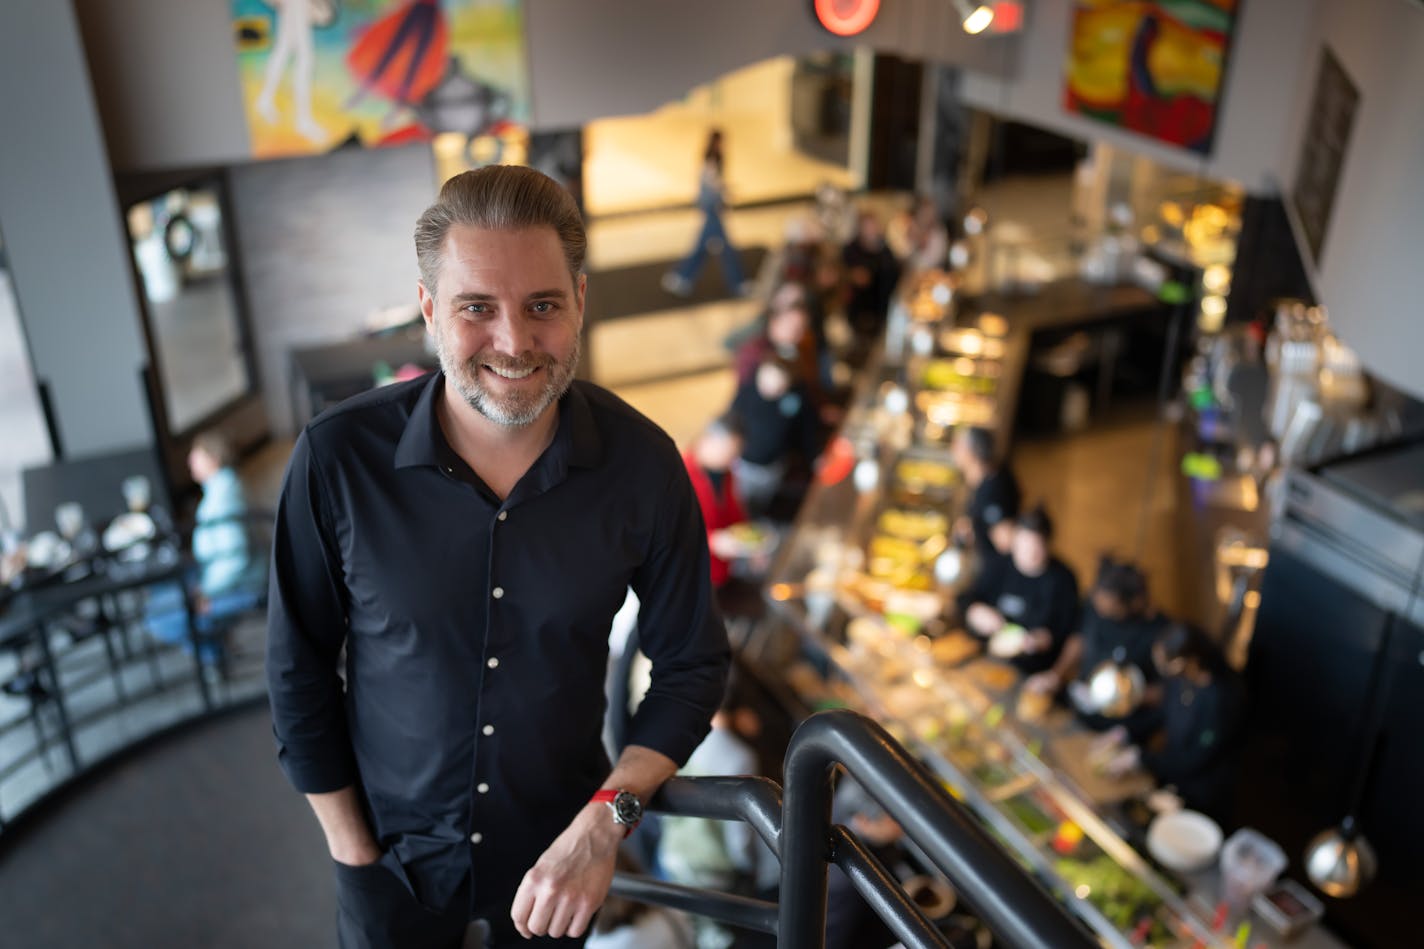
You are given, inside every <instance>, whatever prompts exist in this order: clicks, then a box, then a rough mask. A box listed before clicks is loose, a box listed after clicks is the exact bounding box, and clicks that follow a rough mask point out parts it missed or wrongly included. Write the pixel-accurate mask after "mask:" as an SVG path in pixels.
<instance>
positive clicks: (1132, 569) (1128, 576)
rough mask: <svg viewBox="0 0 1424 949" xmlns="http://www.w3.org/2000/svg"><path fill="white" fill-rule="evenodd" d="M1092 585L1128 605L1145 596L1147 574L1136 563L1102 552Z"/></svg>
mask: <svg viewBox="0 0 1424 949" xmlns="http://www.w3.org/2000/svg"><path fill="white" fill-rule="evenodd" d="M1094 587H1095V588H1096V589H1098V590H1102V591H1103V592H1104V593H1110V594H1112V595H1113V596H1115V597H1117V598H1118V599H1119V600H1121V601H1122V602H1123V603H1124V604H1125V605H1130V604H1132V603H1133V602H1135V601H1136V600H1138V599H1140V598H1142V597H1145V596H1147V576H1146V574H1144V573H1143V572H1142V570H1141V568H1139V567H1138V566H1137V565H1136V564H1134V563H1129V562H1128V561H1126V560H1118V559H1117V558H1116V557H1113V556H1112V555H1111V554H1103V556H1102V559H1101V560H1099V561H1098V580H1097V583H1095V584H1094Z"/></svg>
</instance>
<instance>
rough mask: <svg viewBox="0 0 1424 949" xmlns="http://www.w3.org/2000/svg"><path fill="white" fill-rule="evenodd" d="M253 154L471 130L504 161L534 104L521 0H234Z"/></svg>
mask: <svg viewBox="0 0 1424 949" xmlns="http://www.w3.org/2000/svg"><path fill="white" fill-rule="evenodd" d="M232 16H233V27H234V34H235V38H236V43H237V60H238V70H239V74H240V79H241V85H242V98H243V104H244V108H245V112H246V115H247V125H248V130H249V134H250V138H251V141H252V154H253V156H254V157H257V158H275V157H279V156H287V155H306V154H313V153H318V152H325V151H328V150H330V149H332V148H336V147H339V146H343V145H349V144H358V145H363V146H367V147H376V146H382V145H395V144H404V143H407V142H415V141H424V140H428V139H430V138H432V137H434V136H435V135H437V134H452V135H458V136H463V137H464V138H465V140H466V141H465V146H464V147H465V149H466V151H467V152H468V153H469V154H470V155H471V156H478V157H479V158H480V159H481V160H483V161H498V160H500V158H501V157H502V155H503V152H504V150H505V145H506V143H508V142H509V141H512V140H516V139H517V140H519V141H522V140H523V137H524V131H523V123H525V122H527V121H528V115H529V80H528V70H527V68H526V64H525V55H524V14H523V9H522V5H521V2H520V0H232Z"/></svg>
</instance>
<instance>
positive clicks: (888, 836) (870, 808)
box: [825, 774, 905, 949]
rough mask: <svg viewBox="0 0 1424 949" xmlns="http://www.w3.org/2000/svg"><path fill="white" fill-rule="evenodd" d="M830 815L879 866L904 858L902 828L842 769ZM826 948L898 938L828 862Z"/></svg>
mask: <svg viewBox="0 0 1424 949" xmlns="http://www.w3.org/2000/svg"><path fill="white" fill-rule="evenodd" d="M831 819H832V821H833V822H834V823H836V824H842V825H844V826H846V827H849V828H850V829H851V830H852V831H853V832H854V833H855V836H856V837H857V838H859V840H860V842H861V843H862V844H864V845H865V846H866V848H867V849H869V850H870V852H871V853H872V854H874V856H875V858H876V859H877V860H879V861H880V863H881V864H882V865H884V866H885V867H887V868H891V872H892V873H893V872H894V868H895V867H896V866H897V865H899V864H902V863H904V860H905V852H904V849H903V848H902V847H901V846H900V842H901V841H902V840H903V839H904V836H905V832H904V830H903V828H901V827H900V824H899V822H898V821H896V820H895V819H894V818H893V817H891V816H890V815H889V814H887V813H886V812H885V810H884V809H883V808H881V806H880V805H879V804H878V803H877V802H876V801H875V799H874V798H872V797H871V796H870V795H869V794H868V793H867V792H866V790H865V788H864V787H863V786H861V785H860V784H859V783H858V782H857V781H856V780H855V779H853V778H851V777H850V776H849V775H847V774H841V775H840V778H839V780H838V781H837V782H836V790H835V796H834V798H833V800H832V804H831ZM826 896H827V898H826V945H825V949H887V947H890V946H893V945H895V944H896V943H897V939H896V938H895V935H894V934H893V933H892V932H891V931H890V927H889V926H887V925H886V924H885V922H884V921H883V920H882V919H881V918H880V917H879V916H878V915H877V914H876V912H875V910H873V909H871V908H870V904H868V903H867V902H866V901H865V898H864V897H862V896H861V895H860V892H859V891H858V890H857V889H856V888H855V886H854V885H853V884H852V883H851V882H850V878H849V877H847V876H846V875H845V873H844V872H842V871H841V869H840V867H837V866H832V867H831V868H830V872H829V874H828V876H827V878H826Z"/></svg>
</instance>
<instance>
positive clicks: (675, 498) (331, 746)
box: [267, 165, 729, 949]
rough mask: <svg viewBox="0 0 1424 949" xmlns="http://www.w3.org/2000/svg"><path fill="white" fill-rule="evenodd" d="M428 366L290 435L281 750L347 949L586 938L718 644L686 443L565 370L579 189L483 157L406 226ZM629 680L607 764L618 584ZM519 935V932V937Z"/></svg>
mask: <svg viewBox="0 0 1424 949" xmlns="http://www.w3.org/2000/svg"><path fill="white" fill-rule="evenodd" d="M415 246H416V259H417V263H418V266H419V270H420V282H419V284H418V293H419V300H420V308H421V313H422V315H423V316H424V319H425V323H426V329H427V330H428V331H429V333H430V334H431V336H432V337H433V339H434V341H435V346H436V351H437V353H438V355H439V359H440V370H439V371H438V372H435V373H433V374H431V375H429V376H427V377H424V378H421V379H416V380H413V381H411V382H406V383H396V384H394V385H390V386H386V387H384V388H381V389H377V390H374V391H372V392H368V393H365V394H363V395H360V396H357V397H355V398H353V399H350V400H348V401H346V402H344V403H342V404H341V405H339V406H337V407H336V408H334V409H332V410H329V411H327V412H324V413H323V414H322V415H320V416H319V417H318V418H317V419H315V420H314V421H313V422H311V423H310V424H309V425H308V426H307V427H306V429H305V430H304V431H303V432H302V433H301V434H300V435H299V436H298V438H297V442H296V445H295V447H294V448H293V451H292V459H291V462H290V464H289V466H288V470H287V476H286V481H285V483H284V484H283V488H282V496H281V502H280V505H279V508H278V512H277V525H276V536H275V539H274V545H273V557H272V587H271V597H270V601H271V609H270V615H269V632H268V649H267V679H268V689H269V692H270V695H271V700H272V715H273V731H274V732H275V734H276V737H277V743H278V759H279V761H280V763H281V765H282V767H283V769H284V770H285V772H286V774H287V777H288V778H289V779H290V781H291V782H292V784H293V785H295V787H296V788H297V790H299V791H300V792H302V793H304V794H305V795H306V796H307V799H308V801H309V802H310V804H311V806H312V808H313V810H314V811H315V812H316V816H317V819H318V821H319V823H320V824H321V828H322V831H323V833H324V835H325V838H326V846H327V850H328V852H329V853H330V855H331V857H332V859H333V861H334V873H335V876H336V880H337V905H338V932H339V937H340V940H341V944H342V946H343V947H382V949H427V947H429V949H454V947H457V946H459V945H460V944H461V942H462V940H463V938H464V936H465V933H466V930H467V929H468V928H469V926H470V924H471V923H472V921H475V920H484V921H485V922H486V923H487V924H488V926H489V927H490V929H491V936H490V939H489V942H488V945H490V946H494V947H502V946H523V945H527V944H533V945H569V946H576V945H581V944H582V937H583V935H584V933H585V931H586V929H587V926H588V923H589V920H590V919H591V918H592V916H593V914H594V912H595V911H596V910H597V908H598V907H599V906H600V905H601V904H602V903H603V899H604V897H605V896H606V895H607V893H608V886H609V882H610V880H611V879H612V876H613V866H614V857H615V854H616V853H617V850H618V848H619V846H620V845H621V844H622V843H623V841H624V838H625V837H626V836H627V835H628V834H629V833H631V832H632V831H633V829H634V828H635V827H636V826H637V825H638V822H639V820H640V818H641V813H642V804H641V802H642V801H646V800H648V799H649V798H650V797H651V796H652V795H653V794H654V792H656V790H657V789H658V787H659V786H661V784H662V783H663V781H665V780H666V779H667V778H669V777H671V776H672V775H673V774H674V773H675V772H676V770H677V768H678V767H679V766H680V765H681V764H682V763H683V761H685V760H686V758H687V756H688V755H690V754H691V753H692V750H693V749H694V748H696V747H697V744H698V743H699V742H700V741H701V740H702V738H703V737H704V736H705V735H706V734H707V729H708V722H709V721H710V719H711V717H712V713H713V712H714V711H716V708H717V703H718V701H719V700H720V698H721V695H722V688H723V681H724V679H725V676H726V671H727V666H728V662H729V655H728V648H727V638H726V631H725V629H724V627H723V625H722V622H721V620H720V618H719V616H718V614H717V610H716V608H715V606H714V605H713V602H712V585H711V581H710V577H711V569H710V567H709V565H708V560H707V536H706V532H705V529H704V528H703V525H702V518H701V515H700V514H699V512H698V509H697V499H696V496H695V495H694V494H693V491H692V486H691V485H690V484H689V482H688V478H687V471H686V468H685V467H684V465H683V463H682V457H681V455H680V453H679V452H678V451H677V448H676V447H675V446H674V444H673V442H672V440H671V439H670V438H668V436H667V435H666V434H665V433H663V432H662V431H660V430H659V429H658V428H657V426H655V425H654V424H653V423H652V422H650V421H648V419H646V418H644V417H643V416H642V415H640V414H638V413H637V412H635V411H634V410H633V409H631V408H630V407H629V406H628V405H626V404H625V403H624V402H622V401H621V400H619V399H618V398H616V397H615V396H614V395H612V394H611V393H609V392H607V391H605V390H603V389H600V388H599V387H597V386H595V385H592V384H590V383H586V382H583V381H575V380H574V371H575V369H576V367H577V366H578V362H579V342H580V333H581V330H582V329H583V313H584V300H585V294H586V290H587V283H588V280H587V277H586V276H585V275H584V273H583V263H584V251H585V247H586V235H585V232H584V226H583V217H582V215H581V214H580V213H579V210H578V207H577V206H576V205H575V204H574V201H573V198H572V197H571V196H570V195H569V193H568V192H567V191H565V190H564V189H563V188H561V187H560V186H559V185H558V184H557V183H556V182H554V181H553V180H552V179H550V178H548V177H546V176H545V175H543V174H540V173H539V172H537V171H535V170H533V169H530V168H523V167H515V166H507V165H494V166H489V167H486V168H481V169H479V170H476V171H470V172H465V173H464V174H460V175H456V176H455V177H453V178H451V179H450V180H449V181H447V182H446V183H445V185H444V186H443V187H442V188H441V190H440V196H439V198H438V199H437V200H436V202H435V204H433V205H432V206H431V207H430V208H428V209H427V210H426V211H425V213H423V214H422V215H421V217H420V220H419V221H418V223H417V224H416V230H415ZM629 587H631V588H632V589H633V591H634V592H635V593H636V594H637V595H638V598H639V600H640V601H641V602H640V611H639V620H638V633H639V644H640V646H641V648H642V650H643V652H644V654H646V655H647V656H648V657H649V659H650V660H651V662H652V673H651V675H652V679H651V686H650V687H649V689H648V691H647V693H646V695H645V696H644V698H643V700H642V703H641V705H640V706H639V708H638V712H637V714H636V715H635V716H634V718H633V720H632V723H631V724H630V726H629V729H628V734H627V737H626V741H627V744H626V746H625V747H624V748H623V750H622V752H621V754H620V756H619V758H618V761H617V763H616V764H613V765H611V766H610V762H609V758H608V755H607V754H606V753H605V751H604V747H603V744H602V740H601V727H602V723H603V717H604V715H603V713H604V691H603V689H604V678H605V670H606V668H607V665H608V640H609V628H610V624H611V622H612V619H613V617H614V614H615V613H616V612H617V611H618V609H619V608H620V606H621V605H622V604H623V602H624V600H625V598H626V593H627V590H628V588H629ZM526 940H532V942H526Z"/></svg>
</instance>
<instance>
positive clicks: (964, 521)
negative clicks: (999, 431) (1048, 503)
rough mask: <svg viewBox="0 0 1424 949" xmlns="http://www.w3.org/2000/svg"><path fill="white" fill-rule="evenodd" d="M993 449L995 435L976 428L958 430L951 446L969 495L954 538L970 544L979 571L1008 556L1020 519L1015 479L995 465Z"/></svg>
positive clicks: (1011, 473)
mask: <svg viewBox="0 0 1424 949" xmlns="http://www.w3.org/2000/svg"><path fill="white" fill-rule="evenodd" d="M994 449H995V446H994V433H993V432H991V431H989V429H987V428H980V427H977V426H961V427H960V428H958V429H956V430H955V432H954V440H953V441H952V442H950V453H951V455H952V456H953V458H954V464H955V466H956V467H957V468H958V469H959V471H960V473H961V474H962V475H963V476H964V483H965V485H966V486H968V488H969V490H970V492H971V493H970V496H969V503H968V505H966V507H965V513H964V516H963V517H962V518H960V520H959V523H957V524H956V525H955V534H956V535H957V537H958V539H959V540H960V541H961V542H963V541H966V540H969V541H972V543H973V544H974V551H975V553H976V554H977V555H978V556H979V560H980V564H981V567H983V566H984V565H986V564H987V563H989V562H991V561H993V560H995V559H997V558H998V557H1001V556H1003V555H1005V554H1007V553H1008V552H1009V544H1010V543H1011V542H1012V540H1013V536H1014V519H1015V518H1017V517H1018V516H1019V503H1020V494H1019V482H1018V479H1017V478H1015V477H1014V473H1013V471H1012V470H1010V469H1009V467H1008V466H1007V465H1001V464H999V463H998V461H997V460H996V458H995V450H994Z"/></svg>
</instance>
